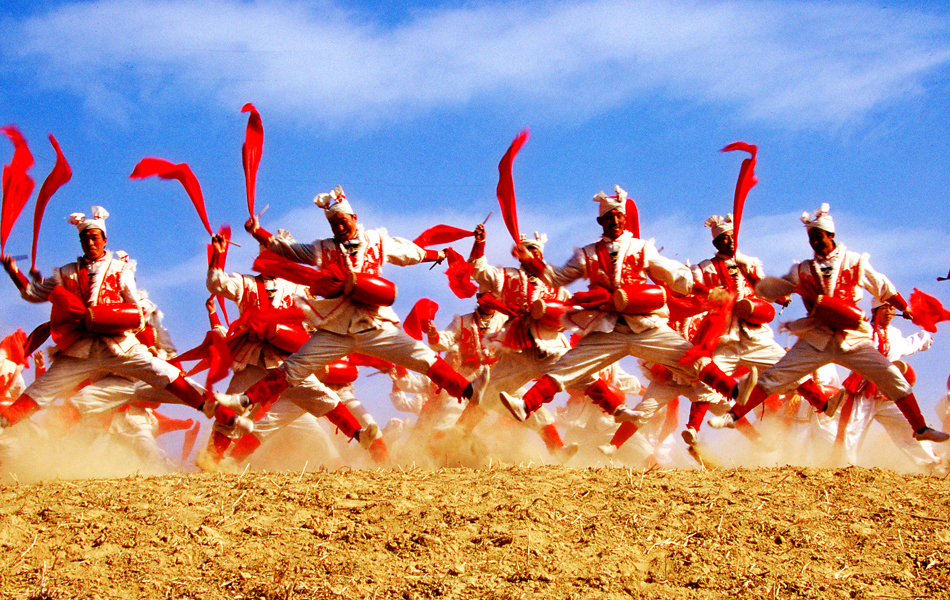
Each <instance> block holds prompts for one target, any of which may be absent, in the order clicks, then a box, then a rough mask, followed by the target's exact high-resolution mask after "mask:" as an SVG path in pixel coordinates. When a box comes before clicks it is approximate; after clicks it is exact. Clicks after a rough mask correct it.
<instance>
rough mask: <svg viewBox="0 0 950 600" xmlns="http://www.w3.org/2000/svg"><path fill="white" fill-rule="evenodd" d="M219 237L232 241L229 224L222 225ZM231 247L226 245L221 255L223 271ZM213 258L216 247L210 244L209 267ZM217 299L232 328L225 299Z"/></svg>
mask: <svg viewBox="0 0 950 600" xmlns="http://www.w3.org/2000/svg"><path fill="white" fill-rule="evenodd" d="M218 235H220V236H221V237H223V238H224V239H225V240H228V241H230V239H231V226H230V225H227V224H225V225H222V226H221V227H220V228H219V229H218ZM230 246H231V244H225V245H224V252H222V253H221V258H220V259H219V260H220V263H219V264H218V266H219V267H220V268H221V270H222V271H223V270H224V265H225V263H226V262H227V259H228V248H229V247H230ZM213 256H214V246H212V245H211V244H208V266H209V267H210V266H211V259H212V257H213ZM217 298H218V306H219V307H221V314H223V315H224V323H225V324H226V325H228V326H230V325H231V320H230V319H228V309H227V307H225V305H224V297H223V296H218V297H217Z"/></svg>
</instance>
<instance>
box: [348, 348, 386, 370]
mask: <svg viewBox="0 0 950 600" xmlns="http://www.w3.org/2000/svg"><path fill="white" fill-rule="evenodd" d="M347 358H348V359H349V361H350V364H351V365H356V366H357V367H370V368H371V369H378V370H380V371H383V372H387V373H388V372H389V371H390V369H392V368H394V367H395V366H396V365H394V364H393V363H391V362H388V361H385V360H383V359H381V358H376V357H375V356H369V355H368V354H359V353H356V352H355V353H353V354H350V355H349V356H348V357H347Z"/></svg>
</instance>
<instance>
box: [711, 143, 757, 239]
mask: <svg viewBox="0 0 950 600" xmlns="http://www.w3.org/2000/svg"><path fill="white" fill-rule="evenodd" d="M733 150H743V151H745V152H748V153H749V154H751V155H752V157H751V158H747V159H745V160H743V161H742V166H741V167H740V168H739V179H738V181H736V195H735V199H734V200H733V204H732V237H733V239H734V240H736V245H737V247H738V244H739V241H738V240H739V224H740V223H741V222H742V209H743V208H744V207H745V199H746V196H748V195H749V190H751V189H752V187H753V186H755V184H757V183H758V182H759V180H758V179H756V178H755V155H756V153H757V152H758V150H759V149H758V147H757V146H754V145H752V144H747V143H745V142H733V143H731V144H729V145H728V146H726V147H725V148H723V149H722V150H720V152H732V151H733Z"/></svg>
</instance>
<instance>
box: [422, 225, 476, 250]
mask: <svg viewBox="0 0 950 600" xmlns="http://www.w3.org/2000/svg"><path fill="white" fill-rule="evenodd" d="M474 235H475V232H474V231H468V230H466V229H459V228H458V227H452V226H451V225H436V226H435V227H430V228H428V229H426V230H425V231H423V232H422V233H421V234H420V235H419V237H417V238H416V239H414V240H412V242H413V243H414V244H415V245H417V246H420V247H422V248H425V247H426V246H441V245H442V244H451V243H452V242H456V241H458V240H460V239H462V238H467V237H472V236H474Z"/></svg>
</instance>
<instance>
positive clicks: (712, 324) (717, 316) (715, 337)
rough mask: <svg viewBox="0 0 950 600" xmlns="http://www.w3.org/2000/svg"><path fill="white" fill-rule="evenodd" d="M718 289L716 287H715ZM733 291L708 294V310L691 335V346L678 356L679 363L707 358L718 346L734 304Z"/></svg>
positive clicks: (734, 295) (685, 363) (734, 296)
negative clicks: (694, 332)
mask: <svg viewBox="0 0 950 600" xmlns="http://www.w3.org/2000/svg"><path fill="white" fill-rule="evenodd" d="M717 289H718V288H717ZM735 301H736V294H735V292H727V291H722V292H721V293H718V292H716V291H713V292H712V293H710V294H709V298H708V303H709V312H707V313H706V316H704V317H703V320H702V321H700V323H699V328H698V329H697V330H696V334H695V335H694V336H693V340H692V341H693V347H692V348H690V349H689V350H687V351H686V353H685V354H684V355H683V356H681V357H680V359H679V363H680V364H681V365H688V364H690V363H692V362H695V361H696V360H698V359H699V358H701V357H706V358H709V357H710V356H712V353H713V351H714V350H715V349H716V348H717V347H718V346H719V340H720V339H722V336H723V335H724V334H725V333H726V329H727V328H728V326H729V319H730V316H731V314H732V306H733V304H735Z"/></svg>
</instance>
